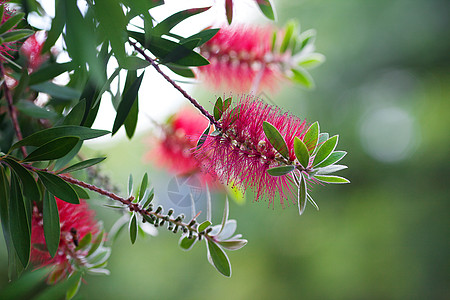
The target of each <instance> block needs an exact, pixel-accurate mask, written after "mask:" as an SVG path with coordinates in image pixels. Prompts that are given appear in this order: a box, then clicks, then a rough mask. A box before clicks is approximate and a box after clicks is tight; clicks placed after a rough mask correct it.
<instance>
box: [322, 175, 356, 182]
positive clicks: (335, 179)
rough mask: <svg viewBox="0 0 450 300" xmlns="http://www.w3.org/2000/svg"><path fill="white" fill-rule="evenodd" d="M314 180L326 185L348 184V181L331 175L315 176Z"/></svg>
mask: <svg viewBox="0 0 450 300" xmlns="http://www.w3.org/2000/svg"><path fill="white" fill-rule="evenodd" d="M314 178H316V179H318V180H320V181H323V182H327V183H350V180H348V179H346V178H344V177H340V176H333V175H315V176H314Z"/></svg>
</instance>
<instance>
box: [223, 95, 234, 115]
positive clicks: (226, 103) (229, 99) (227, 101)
mask: <svg viewBox="0 0 450 300" xmlns="http://www.w3.org/2000/svg"><path fill="white" fill-rule="evenodd" d="M231 101H233V98H232V97H229V98H227V99H225V100H224V101H223V106H222V108H223V112H226V110H227V109H228V108H229V107H230V105H231Z"/></svg>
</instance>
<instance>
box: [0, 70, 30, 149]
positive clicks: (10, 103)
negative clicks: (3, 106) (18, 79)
mask: <svg viewBox="0 0 450 300" xmlns="http://www.w3.org/2000/svg"><path fill="white" fill-rule="evenodd" d="M5 74H6V73H5V69H4V68H3V64H1V63H0V78H5ZM3 92H4V93H5V98H6V102H7V104H8V112H9V115H10V117H11V121H12V123H13V127H14V131H15V133H16V136H17V139H18V140H19V141H20V140H21V139H23V136H22V132H21V131H20V127H19V122H18V121H17V110H16V108H15V107H14V104H13V99H12V96H11V91H10V90H9V88H8V85H7V84H6V80H4V81H3ZM20 149H21V151H22V154H23V157H26V156H27V150H26V149H25V147H24V146H22V147H20Z"/></svg>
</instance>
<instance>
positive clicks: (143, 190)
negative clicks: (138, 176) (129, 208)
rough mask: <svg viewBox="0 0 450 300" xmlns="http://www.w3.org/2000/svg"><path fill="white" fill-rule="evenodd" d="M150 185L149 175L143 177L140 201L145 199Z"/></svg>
mask: <svg viewBox="0 0 450 300" xmlns="http://www.w3.org/2000/svg"><path fill="white" fill-rule="evenodd" d="M147 185H148V175H147V173H145V174H144V177H142V181H141V186H140V187H139V199H142V198H143V197H144V194H145V191H146V190H147Z"/></svg>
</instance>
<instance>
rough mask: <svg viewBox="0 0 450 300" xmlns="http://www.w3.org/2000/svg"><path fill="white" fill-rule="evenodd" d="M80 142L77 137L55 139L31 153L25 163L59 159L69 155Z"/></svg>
mask: <svg viewBox="0 0 450 300" xmlns="http://www.w3.org/2000/svg"><path fill="white" fill-rule="evenodd" d="M79 140H80V138H79V137H76V136H67V137H61V138H57V139H54V140H53V141H50V142H48V143H45V144H44V145H42V146H40V147H39V148H37V149H36V150H34V151H33V152H31V153H30V154H29V155H28V156H27V157H25V159H24V160H23V161H27V162H28V161H38V160H39V161H40V160H53V159H58V158H61V157H63V156H64V155H66V154H67V153H69V152H70V151H71V150H72V149H73V148H74V147H75V146H76V145H77V143H78V141H79Z"/></svg>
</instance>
